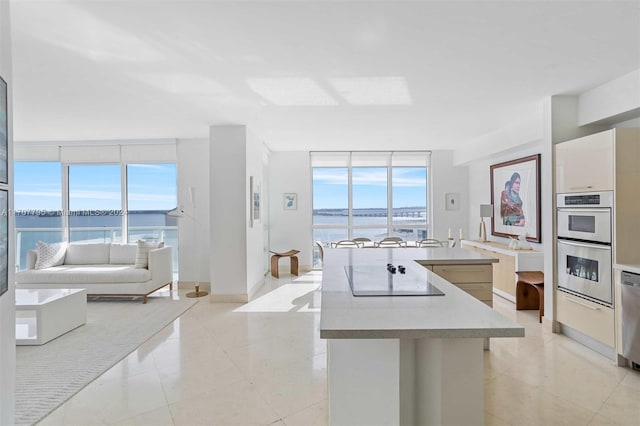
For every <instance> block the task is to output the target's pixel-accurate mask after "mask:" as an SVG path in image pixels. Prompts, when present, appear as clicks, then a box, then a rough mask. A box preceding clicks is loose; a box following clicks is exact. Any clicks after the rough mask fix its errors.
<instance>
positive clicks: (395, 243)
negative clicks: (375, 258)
mask: <svg viewBox="0 0 640 426" xmlns="http://www.w3.org/2000/svg"><path fill="white" fill-rule="evenodd" d="M376 247H381V248H384V247H406V246H405V245H403V244H402V243H401V242H400V241H378V242H377V243H376Z"/></svg>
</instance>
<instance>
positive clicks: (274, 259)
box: [269, 250, 300, 278]
mask: <svg viewBox="0 0 640 426" xmlns="http://www.w3.org/2000/svg"><path fill="white" fill-rule="evenodd" d="M269 253H273V256H271V276H273V277H274V278H280V274H279V273H278V261H279V260H280V258H281V257H288V258H289V259H291V275H298V256H296V254H298V253H300V250H289V251H285V252H282V253H278V252H275V251H271V250H269Z"/></svg>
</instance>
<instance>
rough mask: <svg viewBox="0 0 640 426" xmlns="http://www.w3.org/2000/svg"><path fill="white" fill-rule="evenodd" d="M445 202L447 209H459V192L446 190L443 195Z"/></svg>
mask: <svg viewBox="0 0 640 426" xmlns="http://www.w3.org/2000/svg"><path fill="white" fill-rule="evenodd" d="M445 199H446V203H447V207H446V209H447V210H459V209H460V194H459V193H457V192H448V193H447V195H446V196H445Z"/></svg>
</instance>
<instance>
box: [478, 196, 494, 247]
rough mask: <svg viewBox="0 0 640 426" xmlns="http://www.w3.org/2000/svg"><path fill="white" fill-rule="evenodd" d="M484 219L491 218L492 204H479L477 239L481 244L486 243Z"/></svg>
mask: <svg viewBox="0 0 640 426" xmlns="http://www.w3.org/2000/svg"><path fill="white" fill-rule="evenodd" d="M485 217H493V204H480V231H479V238H480V241H482V242H487V227H486V226H485V224H484V218H485Z"/></svg>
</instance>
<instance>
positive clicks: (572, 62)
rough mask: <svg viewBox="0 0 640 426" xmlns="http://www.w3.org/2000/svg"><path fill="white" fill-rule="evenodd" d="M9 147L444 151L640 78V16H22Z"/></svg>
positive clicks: (339, 7) (181, 7)
mask: <svg viewBox="0 0 640 426" xmlns="http://www.w3.org/2000/svg"><path fill="white" fill-rule="evenodd" d="M11 15H12V43H13V46H14V50H13V64H14V72H13V78H14V137H15V140H16V141H26V140H29V141H32V140H94V139H138V138H190V137H207V135H208V127H209V125H212V124H229V123H234V124H246V125H247V126H248V127H249V128H250V129H251V130H252V131H253V132H254V133H255V134H257V135H258V136H259V137H260V138H261V139H263V140H264V141H265V142H266V143H267V145H268V146H269V147H271V148H272V149H274V150H307V149H313V150H321V149H446V148H457V147H461V146H463V144H464V143H467V142H468V141H470V140H472V139H473V138H476V137H478V136H480V135H482V134H486V133H488V132H491V131H494V130H496V129H499V128H501V127H503V126H506V125H508V124H509V123H510V122H513V121H517V120H519V119H521V118H522V117H526V116H530V115H531V114H536V113H537V112H539V111H540V108H541V102H542V100H543V99H544V98H545V97H548V96H550V95H553V94H578V93H580V92H583V91H584V90H587V89H590V88H592V87H595V86H598V85H600V84H602V83H604V82H606V81H609V80H612V79H615V78H618V77H620V76H622V75H625V74H627V73H629V72H631V71H633V70H636V69H639V68H640V2H638V1H631V2H609V1H607V2H605V1H597V2H578V1H567V2H541V1H534V2H519V1H503V2H488V1H473V2H459V1H455V2H451V1H450V2H433V1H413V2H400V1H375V2H365V1H334V2H327V1H315V2H312V1H304V0H299V1H292V2H283V1H256V2H248V1H228V2H221V1H179V0H174V1H162V2H161V1H148V0H147V1H77V2H66V1H65V2H63V1H45V2H39V1H15V0H14V1H12V4H11Z"/></svg>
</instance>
